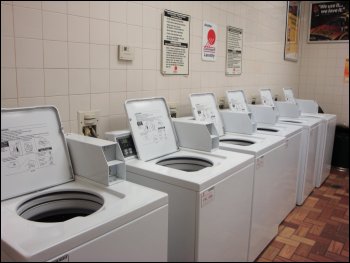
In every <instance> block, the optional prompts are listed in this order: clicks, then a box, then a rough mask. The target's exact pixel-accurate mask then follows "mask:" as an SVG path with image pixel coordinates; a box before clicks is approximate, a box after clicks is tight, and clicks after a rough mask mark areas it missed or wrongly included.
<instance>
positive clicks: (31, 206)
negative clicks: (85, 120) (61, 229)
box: [17, 191, 104, 223]
mask: <svg viewBox="0 0 350 263" xmlns="http://www.w3.org/2000/svg"><path fill="white" fill-rule="evenodd" d="M103 204H104V200H103V198H102V197H100V196H98V195H96V194H93V193H89V192H83V191H58V192H51V193H46V194H42V195H39V196H36V197H33V198H31V199H29V200H26V201H25V202H23V203H22V204H21V205H20V206H19V207H18V209H17V214H18V215H19V216H21V217H23V218H24V219H27V220H30V221H35V222H41V223H57V222H64V221H67V220H69V219H72V218H75V217H84V216H88V215H91V214H93V213H95V212H96V211H97V210H99V209H100V208H101V207H102V206H103Z"/></svg>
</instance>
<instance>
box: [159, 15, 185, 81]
mask: <svg viewBox="0 0 350 263" xmlns="http://www.w3.org/2000/svg"><path fill="white" fill-rule="evenodd" d="M189 43H190V16H189V15H184V14H180V13H176V12H173V11H170V10H164V13H163V15H162V74H165V75H167V74H170V75H188V74H189V68H188V64H189V56H188V55H189Z"/></svg>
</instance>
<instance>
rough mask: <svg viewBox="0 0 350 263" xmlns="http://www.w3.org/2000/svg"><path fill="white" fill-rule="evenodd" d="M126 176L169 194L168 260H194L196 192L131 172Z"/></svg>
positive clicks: (128, 178)
mask: <svg viewBox="0 0 350 263" xmlns="http://www.w3.org/2000/svg"><path fill="white" fill-rule="evenodd" d="M189 176H190V175H189ZM126 178H127V180H128V181H131V182H133V183H136V184H140V185H143V186H146V187H149V188H153V189H156V190H159V191H162V192H165V193H167V194H168V195H169V233H168V235H169V241H168V261H194V259H195V254H194V252H195V249H194V246H195V231H196V192H194V191H191V190H188V189H185V188H181V187H178V186H175V185H171V184H168V183H164V182H161V181H158V180H155V179H151V178H148V177H145V176H142V175H139V174H134V173H131V172H127V175H126Z"/></svg>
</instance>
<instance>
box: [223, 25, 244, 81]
mask: <svg viewBox="0 0 350 263" xmlns="http://www.w3.org/2000/svg"><path fill="white" fill-rule="evenodd" d="M242 46H243V29H240V28H236V27H232V26H227V28H226V75H240V74H241V73H242Z"/></svg>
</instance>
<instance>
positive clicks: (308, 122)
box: [260, 89, 322, 205]
mask: <svg viewBox="0 0 350 263" xmlns="http://www.w3.org/2000/svg"><path fill="white" fill-rule="evenodd" d="M260 95H261V101H262V103H263V104H264V105H267V106H271V107H273V108H274V110H277V112H278V113H277V114H280V115H279V118H278V122H279V123H284V124H290V125H297V126H301V127H303V130H304V132H303V135H302V139H301V141H302V144H303V143H305V144H306V145H307V146H308V147H306V148H302V151H301V154H302V158H301V161H302V163H301V167H302V169H303V171H304V172H303V175H302V176H301V177H300V176H299V177H298V189H297V204H298V205H302V204H303V203H304V201H305V199H306V197H308V196H309V195H310V193H311V192H312V190H313V189H314V188H315V182H316V175H317V172H318V164H319V160H320V158H319V154H320V152H321V149H322V142H321V139H322V130H321V129H322V128H321V127H322V126H321V121H320V120H318V119H311V118H306V117H300V111H299V109H298V108H296V106H295V105H294V104H292V103H290V102H276V107H275V103H274V101H273V99H272V95H271V91H270V90H269V89H262V90H260ZM283 116H292V117H283Z"/></svg>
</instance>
